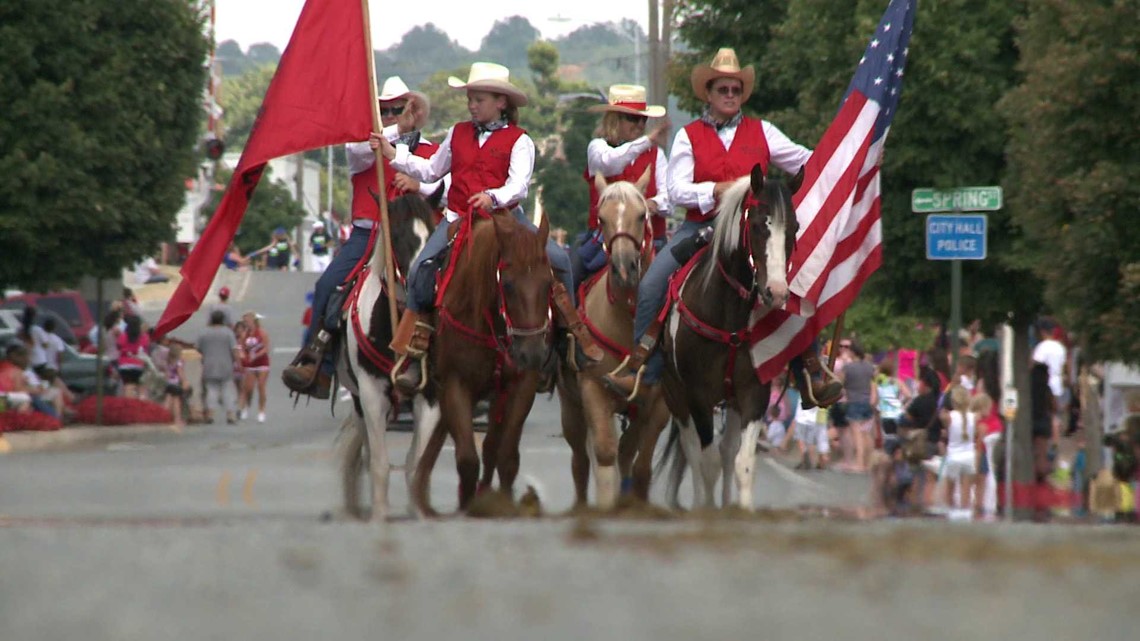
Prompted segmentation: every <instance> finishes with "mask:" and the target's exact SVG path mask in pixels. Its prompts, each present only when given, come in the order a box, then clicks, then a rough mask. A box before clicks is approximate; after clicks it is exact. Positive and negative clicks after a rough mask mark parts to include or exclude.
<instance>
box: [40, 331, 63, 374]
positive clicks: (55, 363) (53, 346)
mask: <svg viewBox="0 0 1140 641" xmlns="http://www.w3.org/2000/svg"><path fill="white" fill-rule="evenodd" d="M44 333H45V334H46V335H47V339H46V340H45V342H44V344H45V347H44V354H45V356H46V357H47V366H48V367H50V368H52V369H59V355H60V354H62V353H63V350H65V349H67V348H66V346H65V345H64V343H63V339H62V338H60V337H59V334H56V333H55V332H44Z"/></svg>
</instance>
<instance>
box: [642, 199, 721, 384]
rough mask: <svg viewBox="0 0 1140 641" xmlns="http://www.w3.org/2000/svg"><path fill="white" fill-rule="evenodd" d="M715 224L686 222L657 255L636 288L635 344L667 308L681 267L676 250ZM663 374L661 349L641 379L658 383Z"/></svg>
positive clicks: (645, 381) (646, 363)
mask: <svg viewBox="0 0 1140 641" xmlns="http://www.w3.org/2000/svg"><path fill="white" fill-rule="evenodd" d="M712 224H713V221H711V220H710V221H706V222H701V223H697V222H693V221H689V220H686V221H685V222H684V223H682V224H681V226H680V227H679V228H678V229H677V231H676V232H674V233H673V237H672V238H670V239H669V242H668V243H666V244H665V247H664V248H662V249H661V251H659V252H657V256H656V257H655V258H654V259H653V262H652V263H650V265H649V269H648V270H646V272H645V276H643V277H642V279H641V284H640V285H638V287H637V313H636V315H635V316H634V317H633V343H634V345H636V344H637V342H638V341H640V340H641V337H642V336H645V332H646V331H647V330H648V329H649V326H650V325H652V324H653V319H654V318H656V317H657V315H658V314H659V313H661V308H662V307H663V306H664V305H665V296H666V294H668V291H669V278H670V277H671V276H672V275H673V274H674V273H676V271H677V270H678V269H680V268H681V263H680V262H678V261H677V259H676V258H675V257H674V256H673V251H672V250H673V247H675V246H676V245H678V244H680V243H681V242H682V241H684V240H688V239H690V238H692V237H693V236H695V235H697V232H699V231H700V230H701V229H704V228H705V227H708V226H710V225H712ZM664 371H665V357H664V355H662V354H661V350H659V349H655V350H653V353H652V354H651V355H650V356H649V360H647V361H646V362H645V373H644V374H643V375H642V377H641V380H642V382H643V383H656V382H658V381H660V380H661V373H662V372H664Z"/></svg>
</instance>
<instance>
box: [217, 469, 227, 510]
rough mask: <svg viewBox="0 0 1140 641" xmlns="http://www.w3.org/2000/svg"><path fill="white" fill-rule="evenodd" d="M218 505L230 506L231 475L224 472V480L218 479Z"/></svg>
mask: <svg viewBox="0 0 1140 641" xmlns="http://www.w3.org/2000/svg"><path fill="white" fill-rule="evenodd" d="M216 496H217V499H218V505H229V504H230V473H229V472H222V478H220V479H218V490H217V493H216Z"/></svg>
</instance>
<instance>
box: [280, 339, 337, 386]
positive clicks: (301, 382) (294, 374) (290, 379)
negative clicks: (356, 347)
mask: <svg viewBox="0 0 1140 641" xmlns="http://www.w3.org/2000/svg"><path fill="white" fill-rule="evenodd" d="M332 339H333V335H332V334H330V333H329V332H328V331H326V330H325V329H324V328H323V327H322V328H321V329H320V330H318V331H317V334H316V336H314V337H313V340H312V342H310V343H309V344H308V345H306V346H305V347H302V348H301V351H300V352H297V355H296V356H295V357H293V362H292V363H290V364H289V366H288V367H286V368H285V369H284V371H282V372H281V381H282V382H283V383H285V387H288V388H289V389H290V390H292V391H294V392H297V393H299V394H309V393H310V388H312V387H313V386H314V385H315V384H317V383H318V382H319V381H318V379H320V378H321V377H320V369H321V360H322V359H324V356H325V352H327V351H328V349H329V346H330V345H331V344H332ZM324 379H325V380H324V383H325V388H324V394H325V396H324V397H323V398H328V385H329V377H328V375H325V376H324ZM316 391H318V392H319V391H320V390H316Z"/></svg>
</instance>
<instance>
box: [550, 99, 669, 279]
mask: <svg viewBox="0 0 1140 641" xmlns="http://www.w3.org/2000/svg"><path fill="white" fill-rule="evenodd" d="M588 111H593V112H601V113H604V114H605V115H604V116H603V117H602V122H601V125H600V126H599V133H601V136H600V137H598V138H594V139H593V140H591V141H590V145H589V146H588V147H587V148H586V172H585V179H586V183H587V184H588V185H589V188H590V219H589V222H588V224H587V230H588V231H587V232H586V233H585V234H583V238H582V239H581V240H579V242H577V243H575V247H574V248H573V250H572V251H573V254H572V255H571V262H572V263H574V265H575V269H574V287H575V288H577V287H578V285H579V284H580V283H581V282H582V281H584V280H586V278H588V277H589V276H590V274H592V273H594V272H596V271H597V270H599V269H601V268H602V266H603V265H605V250H604V248H603V247H602V240H601V230H600V229H598V195H599V194H598V188H597V183H596V182H595V180H594V176H596V175H598V174H601V175H602V176H604V177H605V179H606V182H607V183H611V182H615V181H621V180H624V181H626V182H636V181H637V180H638V179H639V178H641V176H642V174H643V173H644V172H645V170H646V169H647V168H648V169H649V172H650V173H649V185H648V186H647V188H646V191H645V197H646V199H647V200H648V204H649V209H650V213H652V214H653V216H652V218H651V219H650V220H652V224H653V240H654V244H655V245H657V247H658V248H660V247H661V246H662V245H664V244H665V240H666V238H667V236H666V233H665V231H666V230H665V223H666V217H667V216H668V215H669V212H670V211H671V210H672V208H671V205H670V204H669V193H668V188H667V186H666V179H667V178H668V173H669V172H668V171H667V168H668V161H667V160H666V158H665V152H664V151H662V150H661V147H662V145H664V144H665V137H666V136H667V135H668V133H669V119H668V118H666V119H665V120H662V121H660V122H659V123H658V124H656V125H655V126H654V127H653V130H652V131H650V132H649V133H648V134H647V133H646V132H645V129H646V125H647V123H648V121H649V119H650V118H661V117H662V116H664V115H665V108H664V107H662V106H659V105H647V104H646V102H645V87H642V86H640V85H612V86H610V92H609V99H608V101H607V102H606V104H604V105H596V106H593V107H590V108H589V110H588Z"/></svg>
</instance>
